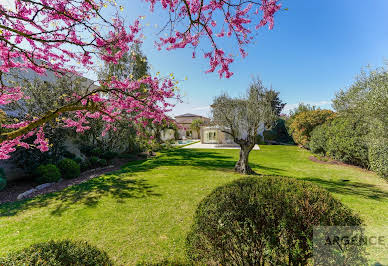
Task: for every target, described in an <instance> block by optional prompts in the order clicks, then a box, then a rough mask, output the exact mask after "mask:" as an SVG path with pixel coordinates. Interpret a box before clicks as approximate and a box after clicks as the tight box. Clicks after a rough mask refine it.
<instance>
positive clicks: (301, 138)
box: [289, 109, 336, 148]
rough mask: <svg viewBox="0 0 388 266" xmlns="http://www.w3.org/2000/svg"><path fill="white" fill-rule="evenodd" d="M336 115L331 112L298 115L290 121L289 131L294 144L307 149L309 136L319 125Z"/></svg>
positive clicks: (315, 111)
mask: <svg viewBox="0 0 388 266" xmlns="http://www.w3.org/2000/svg"><path fill="white" fill-rule="evenodd" d="M335 116H336V113H334V112H333V111H331V110H321V109H317V110H313V111H305V112H301V113H298V114H297V115H295V117H294V118H293V119H292V122H291V124H290V127H289V130H290V132H291V134H292V138H293V139H294V141H295V143H297V144H299V145H301V146H302V147H304V148H308V147H309V146H308V144H309V142H310V138H311V136H310V134H311V132H312V131H313V130H314V128H316V127H317V126H319V125H322V124H323V123H325V122H326V121H329V120H331V119H334V117H335Z"/></svg>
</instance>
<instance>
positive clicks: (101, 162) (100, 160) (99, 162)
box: [98, 159, 108, 167]
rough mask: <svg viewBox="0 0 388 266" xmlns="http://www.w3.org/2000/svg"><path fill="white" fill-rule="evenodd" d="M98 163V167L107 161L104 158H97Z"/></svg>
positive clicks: (104, 164) (106, 163)
mask: <svg viewBox="0 0 388 266" xmlns="http://www.w3.org/2000/svg"><path fill="white" fill-rule="evenodd" d="M98 165H99V166H100V167H104V166H107V165H108V162H107V161H106V160H105V159H99V160H98Z"/></svg>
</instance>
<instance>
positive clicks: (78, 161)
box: [74, 157, 82, 164]
mask: <svg viewBox="0 0 388 266" xmlns="http://www.w3.org/2000/svg"><path fill="white" fill-rule="evenodd" d="M74 162H76V163H78V164H81V163H82V159H81V158H80V157H75V158H74Z"/></svg>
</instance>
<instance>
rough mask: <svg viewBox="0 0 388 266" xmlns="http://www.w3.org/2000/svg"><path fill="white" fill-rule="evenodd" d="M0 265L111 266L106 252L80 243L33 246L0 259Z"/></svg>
mask: <svg viewBox="0 0 388 266" xmlns="http://www.w3.org/2000/svg"><path fill="white" fill-rule="evenodd" d="M0 265H4V266H8V265H9V266H11V265H63V266H65V265H90V266H92V265H93V266H94V265H113V263H112V261H111V260H110V258H109V257H108V255H107V254H106V252H104V251H101V250H99V249H97V248H96V247H94V246H92V245H90V244H88V243H87V242H82V241H69V240H62V241H49V242H43V243H38V244H34V245H32V246H30V247H28V248H25V249H22V250H21V251H18V252H14V253H11V254H9V255H8V256H7V257H5V258H0Z"/></svg>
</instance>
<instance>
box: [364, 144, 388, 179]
mask: <svg viewBox="0 0 388 266" xmlns="http://www.w3.org/2000/svg"><path fill="white" fill-rule="evenodd" d="M368 148H369V149H368V152H369V154H368V158H369V163H370V168H371V169H372V170H373V171H375V172H376V173H377V174H379V175H380V176H382V177H384V178H388V143H387V141H386V140H385V139H374V140H372V141H370V142H369V145H368Z"/></svg>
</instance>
